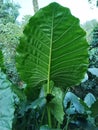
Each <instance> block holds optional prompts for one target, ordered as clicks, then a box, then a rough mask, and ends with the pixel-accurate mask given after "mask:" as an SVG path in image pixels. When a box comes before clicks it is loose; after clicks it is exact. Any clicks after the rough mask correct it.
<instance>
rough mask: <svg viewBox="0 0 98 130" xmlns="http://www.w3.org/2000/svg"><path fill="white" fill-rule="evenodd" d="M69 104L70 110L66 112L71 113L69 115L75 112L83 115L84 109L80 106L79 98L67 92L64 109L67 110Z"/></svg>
mask: <svg viewBox="0 0 98 130" xmlns="http://www.w3.org/2000/svg"><path fill="white" fill-rule="evenodd" d="M69 102H70V104H71V105H70V109H69V110H68V113H69V112H71V113H70V114H72V113H73V112H74V111H77V112H78V113H84V107H83V106H82V105H81V103H80V101H79V98H78V97H77V96H76V95H75V94H74V93H72V92H67V93H66V95H65V98H64V107H65V108H67V105H68V103H69ZM74 108H75V110H74ZM73 110H74V111H73Z"/></svg>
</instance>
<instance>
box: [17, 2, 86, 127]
mask: <svg viewBox="0 0 98 130" xmlns="http://www.w3.org/2000/svg"><path fill="white" fill-rule="evenodd" d="M85 35H86V33H85V32H84V30H83V29H82V28H81V27H80V25H79V19H78V18H76V17H74V16H73V15H72V14H71V12H70V10H69V9H68V8H65V7H62V6H61V5H59V4H57V3H51V4H50V5H48V6H47V7H44V8H42V9H40V10H39V11H38V12H37V13H36V14H35V15H34V16H33V17H31V19H30V20H29V23H28V24H27V25H26V27H25V29H24V35H23V37H22V38H21V40H20V44H19V46H18V48H17V57H16V62H17V69H18V72H19V74H20V76H21V78H22V79H23V80H24V81H25V82H26V84H27V87H26V94H27V96H28V97H31V96H32V99H33V98H34V96H35V95H36V94H37V92H38V91H39V89H41V88H42V87H43V85H44V84H46V85H45V93H46V95H45V96H46V97H47V96H48V95H49V94H50V95H53V96H54V98H53V99H52V100H51V101H50V102H49V103H48V105H47V113H48V119H49V122H48V123H49V125H50V126H51V114H52V115H54V117H55V118H56V120H57V121H58V122H59V123H60V124H61V123H62V121H63V116H64V113H63V106H62V103H60V104H59V102H62V101H63V96H62V95H63V92H62V89H63V90H66V88H67V87H70V86H72V85H76V84H79V83H80V81H81V79H83V77H84V74H85V72H86V70H87V66H88V51H87V49H88V44H87V42H86V38H85ZM51 81H52V82H54V85H53V86H52V87H51V85H50V84H51V83H50V82H51ZM31 90H32V91H33V94H32V93H31ZM59 93H60V95H59ZM37 96H38V94H37ZM58 96H61V98H60V97H59V98H58ZM51 105H52V107H51ZM52 108H53V109H54V110H52ZM58 108H59V109H60V108H61V110H56V109H58ZM53 111H57V112H58V113H57V115H56V116H55V114H54V112H53ZM57 118H59V119H57Z"/></svg>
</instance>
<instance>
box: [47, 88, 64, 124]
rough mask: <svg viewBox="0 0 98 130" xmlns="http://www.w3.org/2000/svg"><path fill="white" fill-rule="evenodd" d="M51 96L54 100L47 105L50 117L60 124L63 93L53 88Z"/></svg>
mask: <svg viewBox="0 0 98 130" xmlns="http://www.w3.org/2000/svg"><path fill="white" fill-rule="evenodd" d="M52 94H53V95H54V98H53V99H52V101H51V102H50V103H49V107H50V110H51V113H52V115H53V116H54V117H55V118H56V120H57V121H58V122H59V123H60V124H61V123H62V122H63V117H64V111H63V92H62V90H61V89H60V88H57V87H54V88H53V91H52Z"/></svg>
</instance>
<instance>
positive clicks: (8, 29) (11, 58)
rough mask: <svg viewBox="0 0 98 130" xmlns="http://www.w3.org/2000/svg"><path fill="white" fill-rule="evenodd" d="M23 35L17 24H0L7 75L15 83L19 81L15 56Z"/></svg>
mask: <svg viewBox="0 0 98 130" xmlns="http://www.w3.org/2000/svg"><path fill="white" fill-rule="evenodd" d="M21 34H22V29H21V28H20V27H19V26H18V25H16V24H13V23H7V24H6V25H3V24H0V43H1V44H0V47H1V49H2V52H3V55H4V64H5V66H6V73H7V75H8V77H9V79H10V80H11V81H12V82H13V83H17V81H18V75H17V71H16V67H15V54H16V47H17V45H18V44H19V37H20V35H21Z"/></svg>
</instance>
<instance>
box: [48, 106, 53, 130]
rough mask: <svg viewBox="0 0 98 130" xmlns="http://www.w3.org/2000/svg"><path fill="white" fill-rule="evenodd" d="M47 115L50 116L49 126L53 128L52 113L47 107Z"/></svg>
mask: <svg viewBox="0 0 98 130" xmlns="http://www.w3.org/2000/svg"><path fill="white" fill-rule="evenodd" d="M47 115H48V125H49V127H50V128H51V127H52V124H51V112H50V108H49V107H48V106H47Z"/></svg>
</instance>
